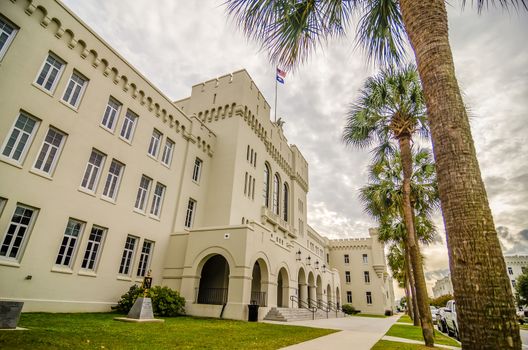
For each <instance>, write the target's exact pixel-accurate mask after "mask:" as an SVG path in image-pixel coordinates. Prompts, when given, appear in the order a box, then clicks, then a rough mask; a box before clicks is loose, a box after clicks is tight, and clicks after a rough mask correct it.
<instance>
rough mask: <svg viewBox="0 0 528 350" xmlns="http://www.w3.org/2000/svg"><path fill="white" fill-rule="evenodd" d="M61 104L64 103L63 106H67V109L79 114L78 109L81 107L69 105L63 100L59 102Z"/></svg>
mask: <svg viewBox="0 0 528 350" xmlns="http://www.w3.org/2000/svg"><path fill="white" fill-rule="evenodd" d="M59 102H60V103H62V104H63V105H65V106H66V107H68V108H69V109H71V110H72V111H74V112H75V113H79V111H78V109H79V106H77V107H76V106H72V105H71V104H69V103H68V102H66V101H64V100H63V99H60V100H59Z"/></svg>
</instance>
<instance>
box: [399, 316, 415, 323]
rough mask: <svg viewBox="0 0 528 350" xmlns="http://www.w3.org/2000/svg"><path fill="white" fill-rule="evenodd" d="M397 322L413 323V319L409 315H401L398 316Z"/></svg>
mask: <svg viewBox="0 0 528 350" xmlns="http://www.w3.org/2000/svg"><path fill="white" fill-rule="evenodd" d="M398 322H402V323H413V320H411V318H410V317H409V315H403V316H402V317H400V318H399V319H398Z"/></svg>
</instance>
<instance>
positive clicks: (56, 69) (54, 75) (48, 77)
mask: <svg viewBox="0 0 528 350" xmlns="http://www.w3.org/2000/svg"><path fill="white" fill-rule="evenodd" d="M63 70H64V61H62V60H61V59H60V58H58V57H57V56H55V55H53V54H51V53H50V54H49V55H48V57H47V58H46V61H44V64H43V65H42V68H41V70H40V73H39V75H38V76H37V81H36V82H35V83H36V84H37V85H40V86H41V87H43V88H44V90H48V91H49V92H53V91H54V90H55V87H56V86H57V83H58V82H59V79H60V76H61V74H62V71H63Z"/></svg>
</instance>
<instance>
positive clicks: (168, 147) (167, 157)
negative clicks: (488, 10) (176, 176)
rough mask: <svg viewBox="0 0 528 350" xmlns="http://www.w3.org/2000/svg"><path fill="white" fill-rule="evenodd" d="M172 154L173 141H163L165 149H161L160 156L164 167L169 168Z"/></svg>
mask: <svg viewBox="0 0 528 350" xmlns="http://www.w3.org/2000/svg"><path fill="white" fill-rule="evenodd" d="M173 152H174V141H171V140H170V139H168V138H167V139H166V140H165V148H163V155H162V156H161V162H162V163H163V164H165V165H166V166H168V167H170V165H171V162H172V153H173Z"/></svg>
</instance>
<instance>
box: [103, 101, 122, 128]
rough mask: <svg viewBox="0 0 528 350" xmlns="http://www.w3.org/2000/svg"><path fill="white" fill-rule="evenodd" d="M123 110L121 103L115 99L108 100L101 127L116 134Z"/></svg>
mask: <svg viewBox="0 0 528 350" xmlns="http://www.w3.org/2000/svg"><path fill="white" fill-rule="evenodd" d="M120 110H121V103H119V102H118V101H117V100H116V99H114V98H113V97H110V98H109V99H108V103H107V104H106V109H105V112H104V114H103V120H101V125H102V126H104V127H105V128H106V129H108V130H110V131H112V132H114V129H115V126H116V124H117V119H118V118H119V111H120Z"/></svg>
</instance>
